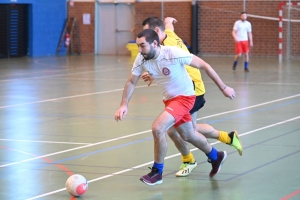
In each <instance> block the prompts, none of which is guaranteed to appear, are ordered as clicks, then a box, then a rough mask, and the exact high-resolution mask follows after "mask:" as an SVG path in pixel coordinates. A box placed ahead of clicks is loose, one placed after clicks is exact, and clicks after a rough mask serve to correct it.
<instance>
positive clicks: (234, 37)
mask: <svg viewBox="0 0 300 200" xmlns="http://www.w3.org/2000/svg"><path fill="white" fill-rule="evenodd" d="M231 34H232V37H233V39H234V41H235V42H238V40H237V37H236V34H235V30H234V29H232V33H231Z"/></svg>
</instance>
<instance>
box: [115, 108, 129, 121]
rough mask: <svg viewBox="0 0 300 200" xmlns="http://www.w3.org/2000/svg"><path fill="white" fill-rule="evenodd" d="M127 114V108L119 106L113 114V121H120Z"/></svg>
mask: <svg viewBox="0 0 300 200" xmlns="http://www.w3.org/2000/svg"><path fill="white" fill-rule="evenodd" d="M127 112H128V108H127V106H121V107H120V108H119V109H118V110H117V111H116V113H115V120H116V121H119V120H120V121H122V119H123V118H124V117H125V115H126V114H127Z"/></svg>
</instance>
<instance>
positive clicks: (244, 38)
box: [232, 12, 253, 72]
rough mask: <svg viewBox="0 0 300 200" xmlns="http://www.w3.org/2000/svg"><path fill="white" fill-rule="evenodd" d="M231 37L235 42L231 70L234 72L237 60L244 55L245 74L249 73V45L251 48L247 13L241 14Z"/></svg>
mask: <svg viewBox="0 0 300 200" xmlns="http://www.w3.org/2000/svg"><path fill="white" fill-rule="evenodd" d="M232 37H233V39H234V41H235V53H236V55H235V57H234V63H233V67H232V69H233V70H235V69H236V66H237V64H238V59H239V57H240V56H241V55H242V54H245V64H244V70H245V72H249V68H248V62H249V45H250V47H252V46H253V40H252V27H251V23H250V22H248V21H247V13H246V12H241V19H240V20H238V21H236V22H235V23H234V26H233V30H232Z"/></svg>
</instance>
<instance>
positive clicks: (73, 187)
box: [66, 174, 88, 197]
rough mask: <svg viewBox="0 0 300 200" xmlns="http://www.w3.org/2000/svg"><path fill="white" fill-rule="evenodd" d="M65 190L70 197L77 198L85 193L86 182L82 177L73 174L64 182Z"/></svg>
mask: <svg viewBox="0 0 300 200" xmlns="http://www.w3.org/2000/svg"><path fill="white" fill-rule="evenodd" d="M66 189H67V191H68V192H69V194H70V195H73V196H76V197H78V196H81V195H83V194H84V193H86V191H87V189H88V182H87V181H86V179H85V178H84V177H83V176H82V175H80V174H73V175H72V176H70V177H69V178H68V179H67V181H66Z"/></svg>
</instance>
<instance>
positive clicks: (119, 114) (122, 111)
mask: <svg viewBox="0 0 300 200" xmlns="http://www.w3.org/2000/svg"><path fill="white" fill-rule="evenodd" d="M139 78H140V76H135V75H133V74H131V75H130V77H129V79H128V80H127V82H126V83H125V86H124V90H123V95H122V101H121V104H120V108H119V109H118V110H117V111H116V113H115V120H116V121H119V120H122V119H123V118H124V117H125V115H126V114H127V112H128V103H129V100H130V98H131V97H132V94H133V92H134V89H135V86H136V83H137V82H138V80H139Z"/></svg>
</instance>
